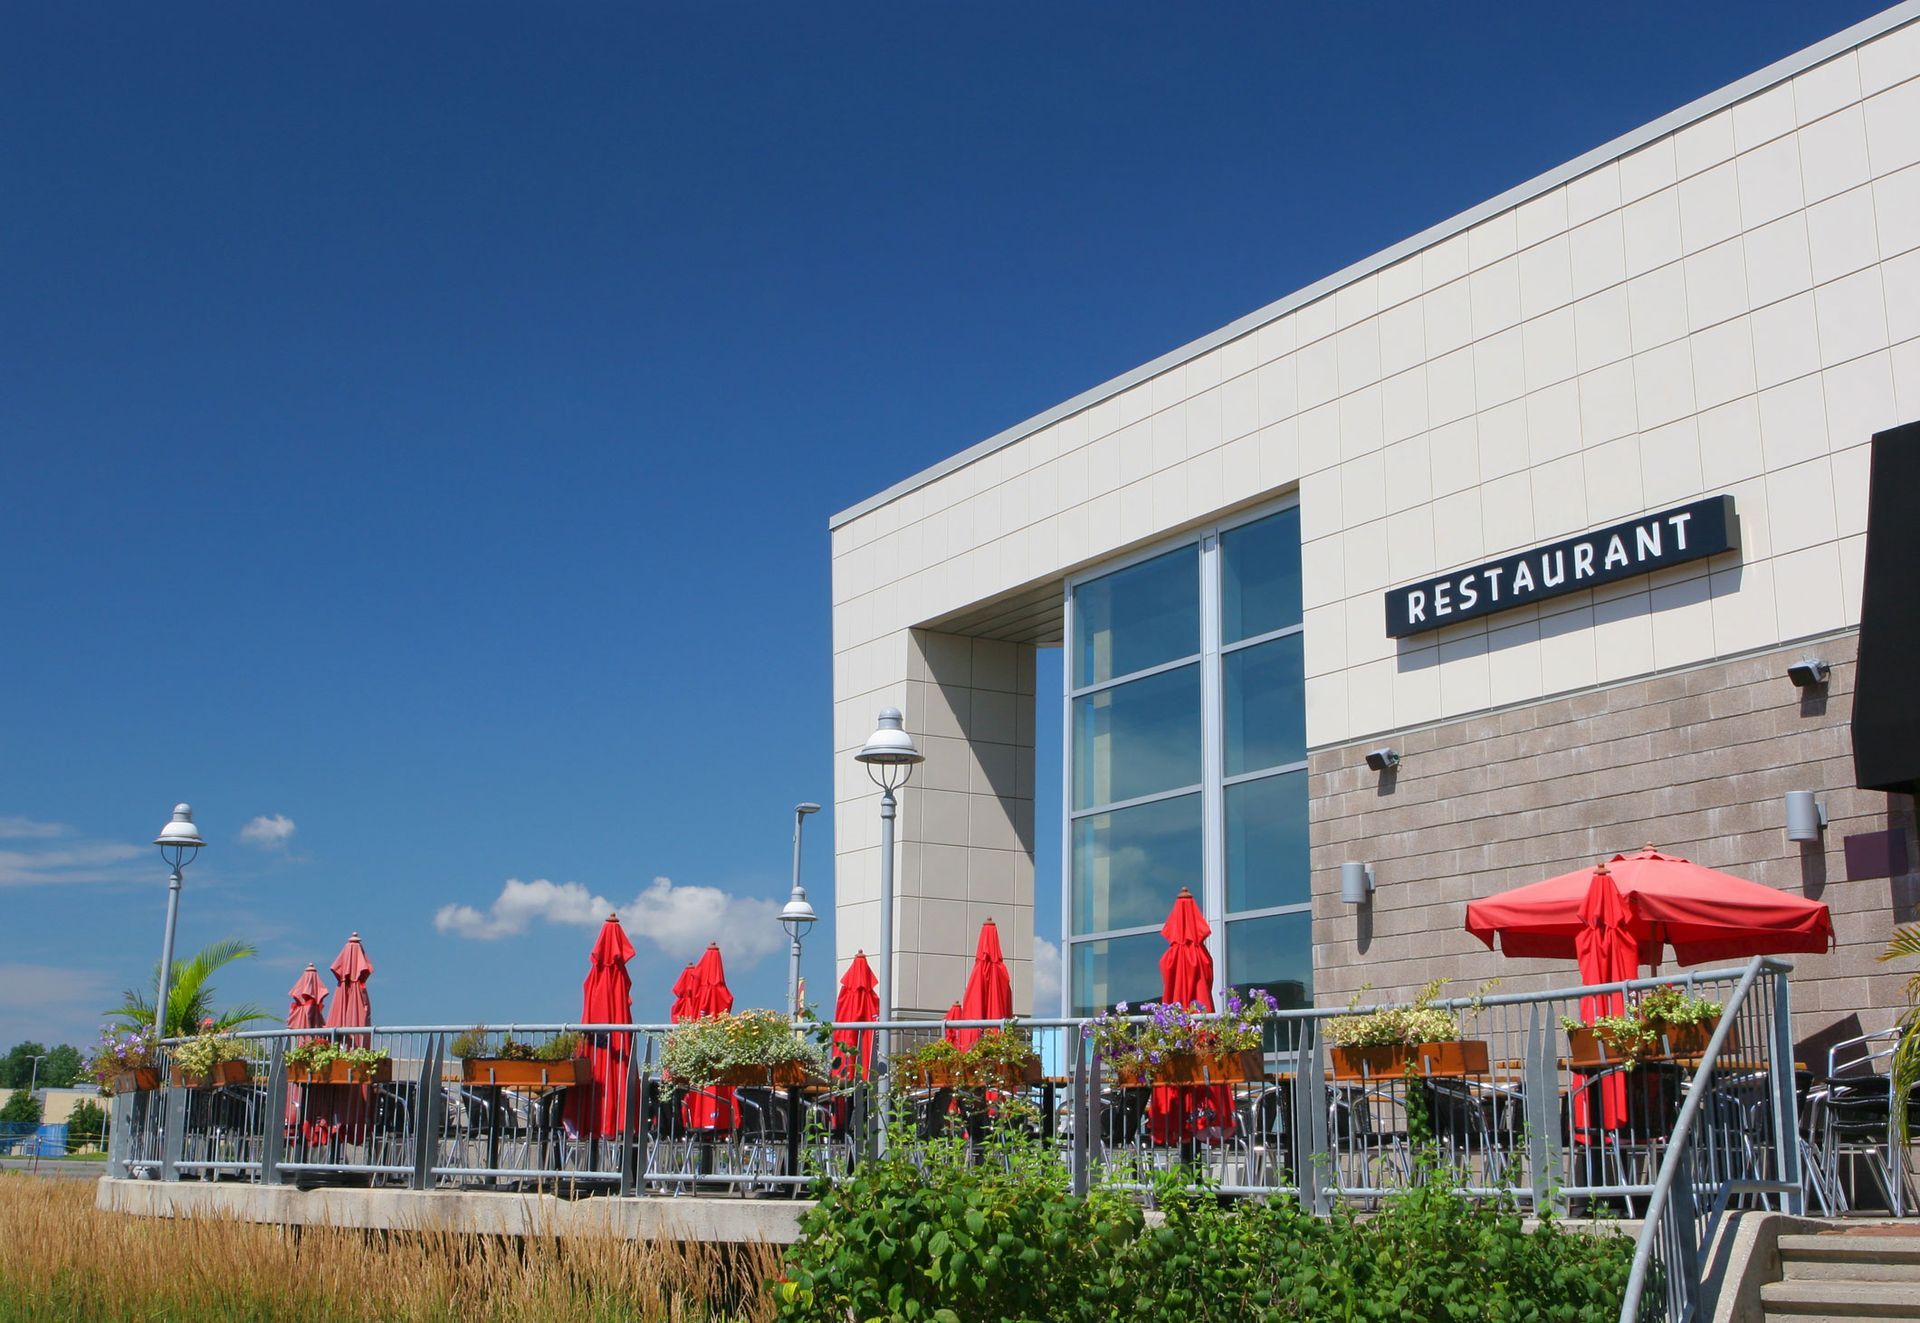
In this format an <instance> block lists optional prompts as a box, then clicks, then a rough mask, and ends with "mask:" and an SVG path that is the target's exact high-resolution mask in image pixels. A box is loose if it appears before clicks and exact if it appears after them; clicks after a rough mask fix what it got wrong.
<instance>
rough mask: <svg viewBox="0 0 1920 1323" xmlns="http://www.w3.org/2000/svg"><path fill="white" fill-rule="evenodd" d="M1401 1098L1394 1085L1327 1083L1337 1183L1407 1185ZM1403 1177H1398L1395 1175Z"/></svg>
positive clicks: (1360, 1186)
mask: <svg viewBox="0 0 1920 1323" xmlns="http://www.w3.org/2000/svg"><path fill="white" fill-rule="evenodd" d="M1403 1113H1404V1105H1403V1103H1402V1100H1401V1099H1400V1098H1399V1097H1398V1096H1396V1094H1395V1093H1394V1092H1393V1090H1392V1089H1391V1088H1389V1087H1380V1088H1368V1087H1366V1086H1365V1085H1361V1084H1334V1085H1329V1086H1328V1088H1327V1140H1328V1144H1329V1146H1330V1147H1331V1149H1332V1158H1333V1161H1332V1164H1331V1170H1330V1175H1331V1176H1332V1183H1333V1185H1334V1187H1335V1188H1336V1189H1340V1190H1347V1189H1379V1188H1383V1187H1385V1186H1388V1185H1391V1184H1401V1185H1404V1184H1405V1183H1406V1181H1407V1177H1408V1163H1407V1149H1406V1141H1407V1135H1406V1131H1405V1130H1404V1129H1402V1128H1401V1127H1400V1126H1399V1125H1398V1124H1397V1122H1398V1121H1399V1119H1400V1118H1401V1116H1402V1115H1403ZM1396 1176H1397V1177H1398V1178H1399V1179H1398V1181H1395V1180H1393V1178H1394V1177H1396Z"/></svg>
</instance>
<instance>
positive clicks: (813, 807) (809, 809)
mask: <svg viewBox="0 0 1920 1323" xmlns="http://www.w3.org/2000/svg"><path fill="white" fill-rule="evenodd" d="M819 811H820V806H819V805H818V804H795V805H794V806H793V816H794V817H796V818H804V817H806V816H807V814H809V813H818V812H819Z"/></svg>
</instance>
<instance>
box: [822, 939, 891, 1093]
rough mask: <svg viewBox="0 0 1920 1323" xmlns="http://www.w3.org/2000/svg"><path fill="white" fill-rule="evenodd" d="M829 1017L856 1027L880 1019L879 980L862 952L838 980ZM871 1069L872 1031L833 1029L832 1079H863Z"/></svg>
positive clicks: (857, 954) (856, 954)
mask: <svg viewBox="0 0 1920 1323" xmlns="http://www.w3.org/2000/svg"><path fill="white" fill-rule="evenodd" d="M833 1018H834V1020H835V1022H836V1023H840V1024H847V1023H853V1024H859V1023H861V1022H862V1021H869V1020H877V1019H879V1018H880V980H879V979H878V978H876V977H874V973H873V966H872V965H869V964H868V963H867V953H866V952H865V951H857V952H855V953H854V957H853V963H852V964H850V965H848V966H847V972H846V973H845V974H843V975H842V976H841V978H840V996H839V998H838V999H836V1000H835V1001H834V1003H833ZM872 1069H873V1030H871V1029H835V1030H834V1031H833V1063H832V1073H833V1076H834V1078H836V1079H846V1080H863V1079H866V1078H867V1075H868V1073H869V1072H870V1071H871V1070H872Z"/></svg>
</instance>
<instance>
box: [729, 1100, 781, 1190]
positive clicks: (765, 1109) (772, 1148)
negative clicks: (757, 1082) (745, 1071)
mask: <svg viewBox="0 0 1920 1323" xmlns="http://www.w3.org/2000/svg"><path fill="white" fill-rule="evenodd" d="M734 1103H735V1105H736V1107H737V1108H738V1123H737V1124H736V1125H735V1126H734V1128H733V1134H732V1143H731V1145H730V1147H729V1150H728V1156H729V1158H730V1166H731V1170H732V1172H733V1174H734V1175H736V1176H745V1177H747V1178H748V1179H747V1181H746V1182H745V1183H744V1184H742V1185H740V1186H739V1189H740V1192H741V1193H742V1194H753V1193H761V1192H768V1191H777V1190H783V1189H785V1186H784V1184H783V1183H782V1182H779V1181H765V1182H763V1181H759V1180H756V1179H754V1178H756V1177H766V1176H785V1175H786V1174H787V1142H788V1130H787V1100H786V1098H784V1097H782V1096H779V1095H777V1094H775V1093H774V1091H773V1090H772V1089H763V1088H742V1089H736V1090H735V1091H734Z"/></svg>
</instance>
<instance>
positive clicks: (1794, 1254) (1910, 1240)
mask: <svg viewBox="0 0 1920 1323" xmlns="http://www.w3.org/2000/svg"><path fill="white" fill-rule="evenodd" d="M1780 1267H1781V1270H1782V1273H1783V1275H1784V1276H1785V1278H1786V1279H1787V1280H1788V1281H1826V1282H1846V1281H1852V1282H1914V1283H1920V1236H1894V1235H1883V1234H1864V1235H1849V1234H1848V1233H1846V1232H1826V1233H1822V1234H1816V1235H1806V1236H1782V1237H1780Z"/></svg>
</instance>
